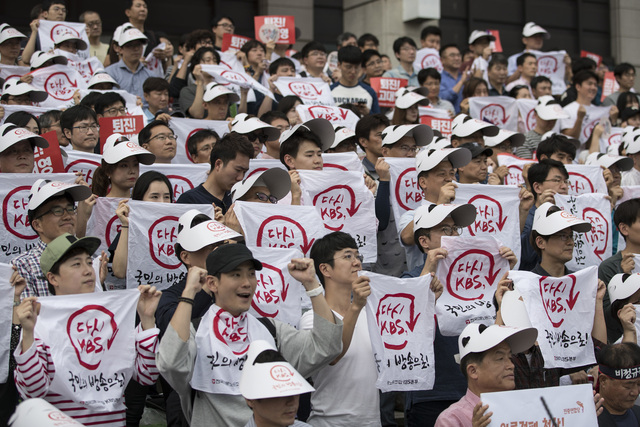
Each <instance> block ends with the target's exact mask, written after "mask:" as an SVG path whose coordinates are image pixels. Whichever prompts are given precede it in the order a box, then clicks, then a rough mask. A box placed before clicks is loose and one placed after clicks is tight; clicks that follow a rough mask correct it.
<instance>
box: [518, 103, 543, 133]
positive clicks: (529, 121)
mask: <svg viewBox="0 0 640 427" xmlns="http://www.w3.org/2000/svg"><path fill="white" fill-rule="evenodd" d="M536 105H538V101H536V100H535V99H524V98H522V99H516V107H518V113H519V114H520V117H522V122H523V124H524V131H525V132H529V131H530V130H531V129H533V128H535V127H536V113H535V110H534V109H535V108H536Z"/></svg>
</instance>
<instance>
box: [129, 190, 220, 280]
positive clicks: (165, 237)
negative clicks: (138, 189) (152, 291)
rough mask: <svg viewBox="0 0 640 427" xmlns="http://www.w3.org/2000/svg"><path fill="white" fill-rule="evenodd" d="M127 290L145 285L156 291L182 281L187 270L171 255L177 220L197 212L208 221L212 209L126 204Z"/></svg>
mask: <svg viewBox="0 0 640 427" xmlns="http://www.w3.org/2000/svg"><path fill="white" fill-rule="evenodd" d="M128 204H129V209H130V211H129V242H128V250H129V260H128V263H127V288H130V289H132V288H137V287H138V285H144V284H149V285H152V286H155V287H157V288H158V289H160V290H163V289H166V288H168V287H169V286H171V285H173V284H174V283H175V282H178V281H180V280H182V279H183V278H184V277H185V276H186V274H187V269H186V268H185V266H184V265H183V264H182V262H181V261H180V260H179V259H178V257H177V256H176V254H175V244H176V239H177V237H178V219H179V218H180V216H181V215H182V214H184V213H185V212H187V211H189V210H191V209H197V210H198V211H200V212H202V213H203V214H205V215H208V216H209V217H210V218H213V217H214V216H215V212H214V208H213V206H212V205H200V204H193V205H189V204H179V203H153V202H141V201H138V200H130V201H129V203H128Z"/></svg>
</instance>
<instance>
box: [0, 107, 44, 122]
mask: <svg viewBox="0 0 640 427" xmlns="http://www.w3.org/2000/svg"><path fill="white" fill-rule="evenodd" d="M2 108H4V116H3V117H0V125H1V124H4V123H5V120H6V119H7V117H9V116H10V115H11V114H13V113H15V112H16V111H24V112H25V113H29V114H33V115H34V116H36V117H40V115H41V114H43V113H46V112H47V111H51V110H55V109H56V108H44V107H35V106H33V105H9V104H3V105H2Z"/></svg>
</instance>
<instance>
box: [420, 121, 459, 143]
mask: <svg viewBox="0 0 640 427" xmlns="http://www.w3.org/2000/svg"><path fill="white" fill-rule="evenodd" d="M452 122H453V120H452V119H440V118H436V117H431V116H421V117H420V123H422V124H423V125H427V126H429V127H430V128H431V129H433V130H438V131H440V133H441V134H442V136H444V137H446V138H451V133H452V125H451V123H452Z"/></svg>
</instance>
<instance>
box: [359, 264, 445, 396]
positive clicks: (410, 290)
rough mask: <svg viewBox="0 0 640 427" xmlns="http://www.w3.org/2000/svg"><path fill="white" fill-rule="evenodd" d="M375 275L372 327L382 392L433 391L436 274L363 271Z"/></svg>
mask: <svg viewBox="0 0 640 427" xmlns="http://www.w3.org/2000/svg"><path fill="white" fill-rule="evenodd" d="M358 274H359V275H360V276H367V277H369V278H370V279H371V281H370V283H369V284H370V286H371V295H369V296H368V297H367V305H366V310H367V311H366V313H367V326H368V328H369V338H370V339H371V348H372V349H373V357H374V360H375V361H376V365H377V366H378V379H377V381H376V387H377V388H378V389H380V390H381V391H382V392H387V391H411V390H431V389H432V388H433V383H434V381H435V358H434V354H433V340H434V338H435V336H434V335H435V322H434V319H433V315H434V302H435V295H434V294H433V292H431V290H430V288H429V285H430V283H431V280H432V276H431V275H426V276H420V277H415V278H409V279H406V278H405V279H400V278H397V277H391V276H385V275H382V274H376V273H372V272H369V271H367V272H364V271H360V272H359V273H358Z"/></svg>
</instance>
